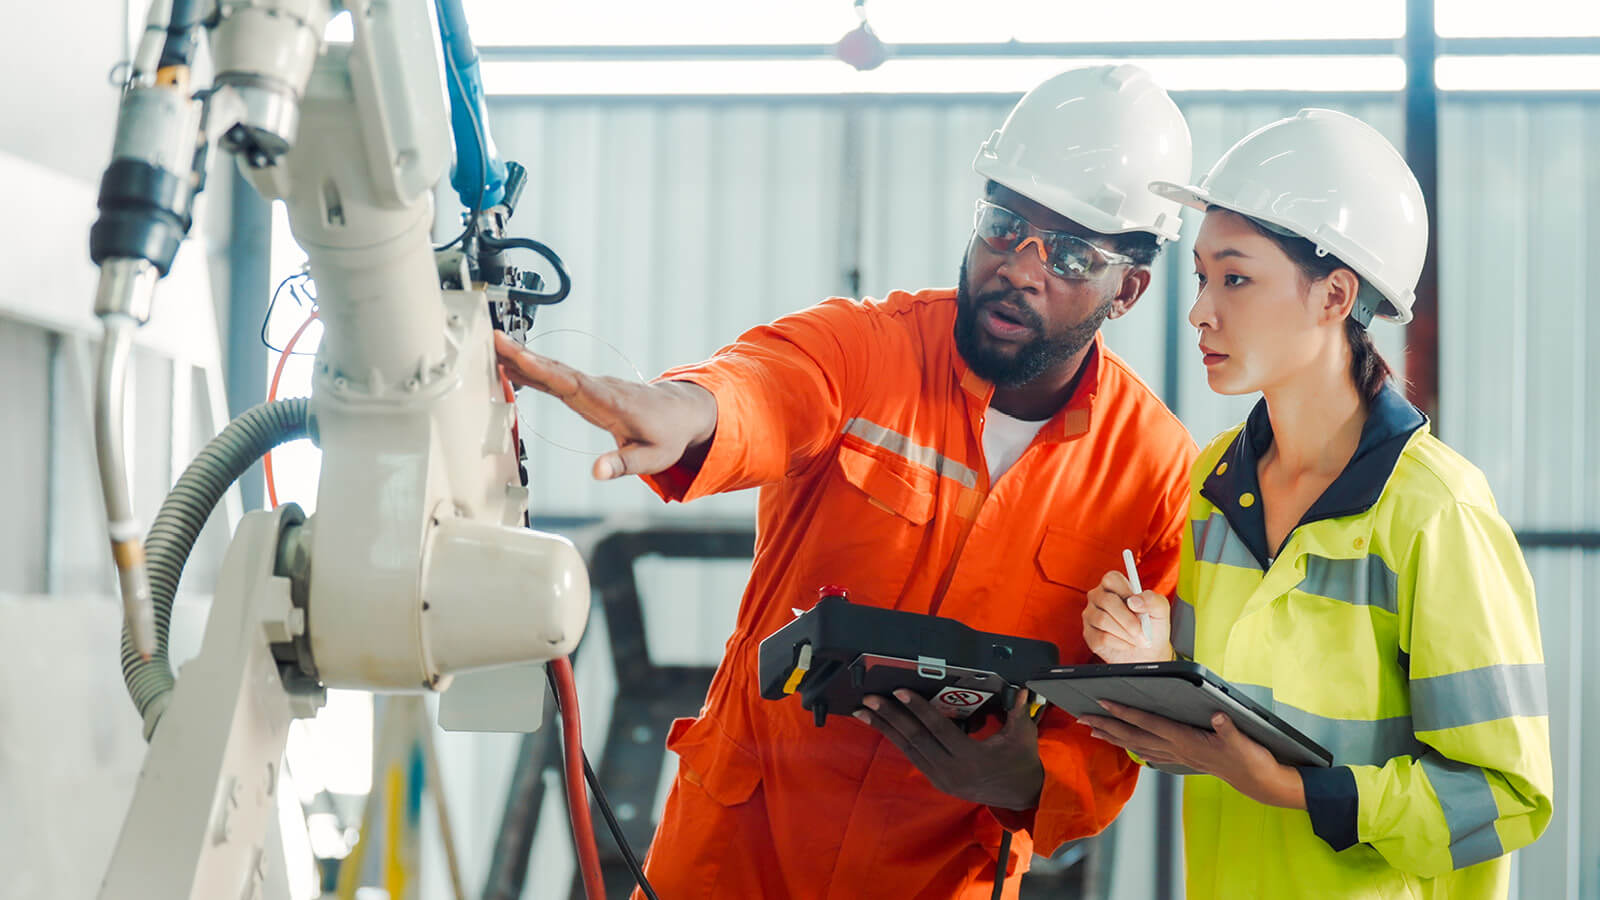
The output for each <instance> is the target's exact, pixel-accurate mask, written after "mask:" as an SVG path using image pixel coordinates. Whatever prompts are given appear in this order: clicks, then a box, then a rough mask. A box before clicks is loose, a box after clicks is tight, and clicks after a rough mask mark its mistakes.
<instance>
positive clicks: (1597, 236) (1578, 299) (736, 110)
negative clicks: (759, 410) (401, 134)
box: [491, 98, 1600, 900]
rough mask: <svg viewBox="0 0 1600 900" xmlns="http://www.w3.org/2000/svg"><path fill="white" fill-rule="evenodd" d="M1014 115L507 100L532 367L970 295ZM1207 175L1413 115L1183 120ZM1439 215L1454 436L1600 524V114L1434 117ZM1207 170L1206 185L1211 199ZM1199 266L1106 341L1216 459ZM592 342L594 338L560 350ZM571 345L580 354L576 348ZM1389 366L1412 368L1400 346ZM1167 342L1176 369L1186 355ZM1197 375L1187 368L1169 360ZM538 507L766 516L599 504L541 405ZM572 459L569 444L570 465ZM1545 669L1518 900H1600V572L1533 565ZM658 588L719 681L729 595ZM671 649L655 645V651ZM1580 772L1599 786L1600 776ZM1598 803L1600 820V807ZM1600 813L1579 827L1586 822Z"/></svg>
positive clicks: (980, 110) (1472, 108) (1474, 110)
mask: <svg viewBox="0 0 1600 900" xmlns="http://www.w3.org/2000/svg"><path fill="white" fill-rule="evenodd" d="M1010 102H1011V101H1009V100H978V101H974V100H941V99H912V100H907V99H893V100H889V99H876V98H852V99H848V100H785V101H778V102H763V101H760V100H737V101H726V100H684V101H659V100H653V101H649V102H633V101H602V102H598V103H597V102H593V101H585V102H583V103H575V102H569V101H536V100H509V99H496V100H494V101H493V102H492V103H491V114H492V116H493V121H494V129H495V139H496V141H497V142H498V143H499V145H500V147H501V149H502V151H503V152H504V153H505V154H506V155H507V156H508V157H509V158H514V159H517V160H519V161H521V162H523V163H524V164H525V165H527V166H528V168H529V170H530V172H532V173H534V176H533V178H534V180H533V182H532V183H531V184H530V186H529V189H528V192H527V193H526V195H525V199H524V201H523V212H521V213H520V214H519V216H518V220H517V222H516V230H517V231H518V232H520V233H525V234H530V235H534V236H537V237H539V238H540V239H541V240H544V241H546V242H548V243H550V244H551V245H552V246H554V247H555V248H556V249H557V250H558V251H559V252H560V253H561V254H562V256H563V257H564V258H565V260H566V261H567V263H568V264H569V266H570V268H571V270H572V272H573V277H574V283H575V287H574V291H573V294H572V297H571V298H570V299H569V300H568V301H567V302H566V303H565V304H564V305H562V306H559V307H554V308H550V309H547V310H545V311H543V312H541V313H540V329H539V330H540V331H553V332H556V333H552V334H549V335H548V336H546V337H542V338H540V339H539V341H538V343H536V344H535V346H536V348H538V349H542V350H544V351H546V352H549V353H551V354H552V355H556V356H558V357H560V358H562V359H565V360H566V361H568V362H571V363H572V364H574V365H578V366H580V367H585V366H587V367H589V368H591V369H595V370H598V371H601V372H604V373H607V374H624V373H626V372H627V371H629V365H628V364H626V363H624V362H623V361H621V359H620V358H619V356H618V354H617V353H616V352H613V351H612V350H611V349H609V348H608V347H607V346H606V345H605V344H602V343H600V342H599V341H597V340H596V337H598V338H599V339H600V340H603V341H604V342H607V343H609V344H611V345H614V347H615V348H616V350H617V351H620V354H621V356H624V357H626V358H627V359H628V360H630V361H631V364H632V366H634V367H637V369H638V370H639V371H640V372H642V374H643V375H644V376H645V377H650V376H652V375H654V374H655V373H657V372H659V371H660V370H662V369H664V368H666V367H667V366H670V365H672V364H675V363H680V362H687V361H692V360H696V359H700V358H703V357H704V356H706V355H707V354H709V353H711V352H712V351H714V350H715V349H716V347H718V346H719V345H721V344H723V343H726V342H727V341H728V340H730V339H732V338H733V337H734V336H735V335H736V334H737V333H738V332H739V331H741V330H742V329H744V328H746V327H748V326H751V325H754V324H757V323H760V322H763V321H766V320H769V319H771V318H773V317H774V316H777V315H780V314H782V313H785V312H789V311H792V310H795V309H800V308H802V307H805V306H807V305H809V304H811V303H814V302H816V301H817V300H819V299H821V298H823V297H826V296H829V295H832V294H862V295H870V296H881V295H882V294H883V293H884V292H885V291H887V290H890V289H893V288H918V287H924V286H930V285H948V284H953V283H954V280H955V275H956V268H957V265H958V264H959V261H960V254H961V251H962V247H963V245H964V242H965V240H966V236H967V232H968V228H969V227H970V226H969V222H970V215H971V204H972V200H973V198H974V197H975V195H976V192H977V190H978V187H979V182H978V180H977V178H976V176H974V175H972V174H971V170H970V167H969V163H970V159H971V154H972V153H973V152H974V151H975V148H976V147H977V145H978V144H979V142H980V141H981V140H982V139H983V138H984V137H985V136H987V134H988V133H989V131H990V130H991V129H993V128H995V127H997V126H998V124H999V122H1000V121H1001V119H1002V118H1003V117H1004V115H1005V112H1006V110H1007V109H1008V108H1009V105H1010ZM1183 105H1184V112H1185V114H1186V115H1187V117H1188V120H1189V124H1190V128H1191V130H1192V132H1193V136H1194V144H1195V158H1196V160H1197V163H1198V165H1199V166H1200V167H1201V169H1202V170H1203V168H1204V167H1206V166H1209V165H1210V163H1211V162H1212V161H1213V160H1215V159H1216V157H1217V156H1219V155H1220V154H1221V152H1222V151H1223V150H1224V149H1226V148H1227V147H1228V146H1229V145H1231V144H1232V143H1233V142H1234V141H1235V140H1237V139H1238V138H1240V137H1242V136H1243V135H1245V134H1246V133H1248V132H1249V131H1250V130H1252V129H1254V128H1255V127H1257V126H1259V125H1262V124H1265V123H1266V122H1268V121H1271V120H1272V119H1274V118H1277V117H1279V116H1282V115H1286V114H1289V113H1292V112H1293V111H1294V110H1295V109H1297V108H1299V107H1300V106H1303V105H1326V106H1333V107H1335V108H1339V109H1343V110H1345V111H1347V112H1350V113H1353V114H1355V115H1357V116H1360V117H1361V118H1363V119H1366V120H1367V121H1369V122H1371V123H1372V124H1373V125H1374V126H1376V127H1377V128H1378V129H1379V130H1380V131H1382V132H1383V133H1384V134H1385V135H1387V136H1388V137H1389V138H1390V139H1391V140H1393V141H1395V142H1396V143H1397V144H1398V143H1399V142H1400V140H1401V138H1402V136H1403V123H1402V120H1401V114H1400V110H1399V106H1398V104H1397V103H1395V102H1391V101H1388V100H1383V99H1376V100H1363V101H1359V102H1356V103H1354V104H1352V103H1348V102H1343V103H1340V102H1329V101H1327V100H1325V99H1313V98H1308V99H1307V100H1306V101H1305V102H1296V101H1295V100H1294V99H1292V98H1290V99H1285V100H1284V101H1283V102H1273V103H1263V102H1260V101H1250V102H1242V101H1227V100H1208V101H1205V102H1190V103H1185V104H1183ZM1441 131H1442V133H1441V138H1440V153H1441V160H1440V180H1439V190H1440V196H1441V198H1442V199H1441V200H1440V203H1439V216H1440V221H1441V223H1442V224H1441V228H1440V259H1441V289H1440V296H1441V298H1442V300H1441V309H1442V315H1441V328H1442V331H1441V344H1442V348H1443V349H1442V351H1441V352H1442V355H1443V356H1442V360H1441V366H1442V384H1441V390H1440V394H1441V398H1442V399H1441V402H1442V404H1443V408H1442V410H1441V414H1440V415H1441V420H1442V421H1441V425H1442V433H1443V436H1444V437H1445V438H1446V439H1447V440H1449V441H1450V442H1451V443H1452V444H1454V446H1456V448H1457V449H1459V450H1460V451H1461V452H1463V453H1464V454H1466V456H1467V457H1468V458H1469V459H1471V460H1473V461H1474V462H1475V463H1477V464H1478V465H1479V466H1480V467H1481V468H1483V469H1484V471H1485V472H1486V473H1487V474H1488V476H1489V479H1490V481H1491V483H1492V485H1493V486H1494V489H1495V491H1496V494H1497V496H1498V498H1499V501H1500V504H1501V507H1502V509H1503V511H1504V512H1505V513H1506V516H1507V518H1508V519H1509V520H1510V521H1511V522H1512V524H1513V525H1514V526H1516V527H1517V528H1518V529H1520V530H1545V531H1547V530H1556V529H1571V530H1590V531H1593V530H1597V529H1600V514H1597V513H1596V512H1595V510H1596V508H1597V506H1600V475H1597V474H1596V460H1597V459H1600V457H1597V455H1596V454H1595V452H1594V451H1591V450H1589V449H1588V448H1590V447H1592V446H1596V445H1597V444H1600V389H1596V388H1593V387H1590V386H1589V382H1590V381H1591V380H1592V379H1593V378H1594V376H1595V375H1596V369H1600V353H1597V352H1591V351H1590V348H1591V347H1595V346H1597V345H1600V316H1597V315H1589V314H1588V313H1587V309H1588V307H1589V305H1590V304H1591V303H1592V302H1593V301H1595V300H1596V299H1600V296H1597V294H1600V292H1597V289H1596V288H1595V287H1593V284H1594V283H1595V281H1596V277H1597V276H1600V224H1592V223H1593V222H1594V219H1593V214H1592V213H1591V212H1590V211H1591V210H1594V209H1596V208H1600V156H1597V155H1596V154H1594V153H1593V152H1592V151H1591V150H1590V149H1589V148H1591V147H1593V146H1596V145H1600V101H1596V100H1594V99H1592V98H1588V99H1576V100H1570V101H1554V100H1546V99H1526V100H1523V99H1509V100H1498V101H1487V100H1477V99H1464V100H1457V101H1451V102H1448V103H1447V104H1446V105H1445V107H1444V108H1443V110H1442V125H1441ZM1199 174H1200V173H1199V171H1197V172H1196V176H1197V177H1198V175H1199ZM1188 255H1189V245H1188V242H1185V243H1184V244H1183V245H1182V246H1179V247H1177V248H1174V249H1169V250H1168V252H1167V253H1166V254H1165V255H1164V257H1163V260H1162V262H1161V263H1160V264H1159V265H1158V271H1157V273H1156V278H1155V280H1154V283H1153V284H1152V286H1151V289H1150V291H1149V293H1148V294H1147V295H1146V299H1145V300H1144V301H1143V302H1142V304H1141V305H1140V307H1139V308H1138V309H1136V310H1135V311H1134V313H1133V314H1132V315H1130V316H1129V317H1128V318H1126V319H1123V320H1121V321H1118V322H1114V323H1110V324H1109V325H1108V326H1107V335H1108V338H1109V340H1110V342H1111V344H1112V346H1113V347H1114V348H1115V349H1116V350H1117V351H1118V352H1119V353H1121V354H1122V355H1123V356H1125V357H1126V358H1128V359H1129V360H1130V361H1131V362H1132V363H1133V365H1134V366H1135V367H1136V368H1137V369H1138V370H1139V371H1140V372H1141V373H1142V374H1143V375H1144V376H1145V378H1146V379H1147V380H1148V381H1149V382H1150V383H1151V384H1152V385H1153V386H1155V387H1156V388H1157V389H1158V390H1161V391H1162V392H1163V395H1164V396H1166V397H1167V398H1168V400H1169V402H1170V403H1171V404H1172V406H1173V407H1174V409H1175V410H1176V411H1177V412H1178V413H1179V414H1180V415H1181V416H1182V417H1183V419H1184V421H1185V422H1186V423H1187V424H1188V425H1189V427H1190V429H1191V431H1192V432H1193V433H1194V434H1195V435H1196V437H1197V438H1198V439H1202V440H1203V439H1205V438H1207V437H1209V436H1210V435H1212V434H1214V433H1216V432H1217V431H1219V430H1221V429H1222V428H1224V427H1226V426H1228V425H1230V424H1233V423H1235V422H1237V421H1239V420H1240V419H1241V418H1242V417H1243V415H1244V412H1245V411H1246V410H1247V409H1248V407H1249V403H1250V401H1249V399H1248V398H1224V397H1218V396H1216V395H1214V394H1212V393H1211V392H1210V391H1209V389H1208V388H1207V387H1206V384H1205V381H1204V373H1203V370H1202V368H1201V366H1200V365H1199V363H1198V360H1197V359H1195V354H1194V351H1193V348H1192V343H1193V335H1192V333H1191V331H1190V329H1189V326H1188V325H1187V323H1186V321H1185V320H1184V316H1185V315H1186V313H1187V310H1188V305H1189V303H1190V302H1191V300H1192V298H1193V291H1192V287H1191V284H1192V282H1191V280H1190V276H1189V271H1190V270H1189V267H1188ZM568 329H573V330H575V331H567V330H568ZM578 332H586V333H587V334H582V333H578ZM1376 335H1377V337H1378V339H1379V344H1380V346H1381V347H1382V348H1383V349H1384V351H1385V353H1386V355H1388V356H1389V358H1390V359H1391V361H1392V362H1395V363H1397V364H1399V365H1400V367H1402V368H1403V358H1402V350H1401V348H1402V346H1403V334H1402V333H1401V329H1400V328H1399V327H1397V326H1393V325H1388V324H1384V325H1380V326H1378V329H1377V331H1376ZM1169 344H1170V346H1171V347H1173V348H1175V351H1176V352H1175V353H1174V354H1173V355H1171V356H1169V352H1170V351H1169ZM1169 358H1172V359H1176V360H1177V365H1176V367H1175V368H1174V369H1173V370H1172V371H1168V359H1169ZM523 402H524V404H525V407H524V412H525V416H526V417H527V418H528V420H529V426H531V429H532V430H534V431H536V432H538V433H540V434H542V435H544V436H545V437H547V438H548V439H549V441H544V440H539V439H532V440H530V441H529V450H530V452H531V453H532V454H533V456H534V460H533V462H534V469H533V477H534V488H535V491H536V493H535V497H536V503H537V505H538V511H539V512H540V513H541V514H544V515H580V516H581V515H595V514H632V513H652V514H661V513H667V514H675V515H681V514H687V515H691V516H704V515H713V514H715V515H725V514H732V515H749V514H750V512H751V511H752V510H753V503H752V499H753V498H751V497H750V496H749V495H748V494H747V495H744V496H731V497H719V498H711V499H709V500H706V501H701V502H700V503H697V504H694V505H692V506H690V507H686V508H663V507H662V505H661V504H660V503H659V502H658V501H657V500H656V499H655V497H654V496H653V495H651V494H650V493H649V492H648V491H647V490H646V489H645V488H643V487H642V486H640V485H638V484H608V485H596V484H594V483H592V482H591V481H589V480H588V478H587V477H585V473H586V470H587V465H588V462H589V459H588V456H587V455H586V454H583V453H576V452H573V451H572V450H564V449H559V448H557V447H556V446H553V443H557V444H562V445H565V446H567V447H571V448H577V449H579V450H584V451H589V454H590V455H592V453H594V452H598V451H599V450H601V449H603V442H602V441H600V440H599V439H598V438H597V437H596V436H595V435H594V434H593V432H592V430H589V429H587V428H586V426H584V425H583V424H582V423H581V422H579V421H577V420H575V419H574V418H573V417H571V416H569V415H566V414H564V413H563V412H562V411H561V410H559V409H558V408H556V407H555V405H554V404H553V403H551V402H548V401H543V400H537V399H528V400H524V401H523ZM552 442H553V443H552ZM1529 564H1530V567H1531V568H1532V569H1533V572H1534V575H1535V578H1536V581H1537V583H1538V586H1539V590H1540V606H1541V613H1542V616H1543V626H1544V633H1545V641H1546V655H1547V657H1548V659H1549V673H1550V702H1551V712H1552V720H1553V729H1554V737H1555V743H1556V748H1555V761H1556V771H1557V779H1558V782H1557V787H1558V789H1557V796H1558V798H1559V799H1558V803H1559V807H1558V814H1557V819H1556V821H1555V822H1554V823H1553V824H1552V825H1551V828H1550V830H1549V833H1548V834H1547V835H1546V836H1545V837H1544V838H1543V839H1542V840H1541V841H1540V842H1539V843H1538V844H1537V845H1535V846H1534V847H1533V848H1531V849H1530V850H1528V851H1525V852H1524V853H1522V854H1521V861H1520V864H1519V872H1518V884H1519V886H1520V895H1521V896H1522V897H1530V898H1532V897H1537V898H1541V900H1542V898H1547V897H1550V898H1553V897H1577V896H1600V763H1591V764H1590V765H1589V766H1588V770H1587V771H1585V767H1584V765H1583V759H1584V755H1583V749H1584V745H1585V740H1584V739H1585V737H1588V738H1590V746H1591V747H1594V746H1600V743H1596V742H1600V706H1597V703H1600V698H1597V691H1595V690H1594V689H1590V690H1589V691H1588V692H1587V693H1586V692H1585V691H1584V686H1585V684H1586V682H1587V681H1589V680H1592V679H1593V675H1594V673H1595V669H1594V668H1593V665H1594V664H1593V663H1590V662H1588V661H1587V660H1586V658H1585V657H1586V654H1585V653H1584V652H1583V649H1584V648H1586V647H1592V646H1595V645H1596V644H1597V643H1600V640H1597V639H1600V623H1597V622H1596V621H1594V620H1600V616H1590V617H1588V618H1589V621H1586V620H1585V617H1584V615H1583V606H1584V604H1583V600H1584V598H1585V590H1586V588H1587V586H1588V585H1589V584H1591V583H1593V582H1594V581H1595V579H1596V578H1597V577H1600V552H1595V551H1590V552H1588V553H1584V552H1582V551H1575V550H1567V549H1540V550H1533V551H1530V553H1529ZM682 568H683V567H681V566H675V567H672V568H671V569H670V570H667V569H663V570H662V571H661V572H660V573H659V574H660V577H661V580H660V581H658V582H657V583H656V584H655V585H654V590H648V591H647V593H648V595H647V596H646V598H645V603H646V610H645V612H646V617H647V626H649V627H650V631H651V637H652V639H653V640H655V639H658V638H659V639H662V640H666V641H667V642H668V643H669V644H670V645H671V646H672V647H673V648H674V650H675V656H677V657H678V658H681V659H683V660H684V661H689V660H690V659H695V658H699V659H714V658H715V657H716V656H717V654H719V653H720V652H721V642H722V640H723V638H724V636H725V634H726V632H725V630H724V631H720V632H717V633H711V632H713V631H716V629H708V628H707V627H706V625H707V624H708V623H713V622H731V616H730V615H728V612H729V610H731V607H732V605H733V604H734V603H735V602H736V601H737V597H736V596H735V595H734V591H732V590H728V591H727V593H726V595H722V596H715V597H712V596H708V593H707V591H705V590H704V589H703V588H704V586H707V585H710V584H713V583H715V584H721V585H723V586H724V588H726V587H727V584H731V582H730V581H729V579H727V578H726V577H723V574H725V573H722V574H719V575H717V576H715V577H711V576H709V575H707V576H702V575H699V574H696V573H694V572H692V571H682ZM658 646H659V645H658ZM1585 775H1587V776H1588V777H1587V778H1585V777H1584V776H1585ZM1585 800H1587V801H1588V802H1585ZM1586 811H1587V812H1586Z"/></svg>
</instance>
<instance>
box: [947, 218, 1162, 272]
mask: <svg viewBox="0 0 1600 900" xmlns="http://www.w3.org/2000/svg"><path fill="white" fill-rule="evenodd" d="M972 232H973V234H974V235H975V236H976V237H978V238H979V239H981V240H982V241H983V242H984V243H985V244H986V245H988V247H989V248H990V249H991V250H995V251H998V252H1000V253H1021V252H1022V251H1023V249H1025V248H1026V247H1028V246H1029V245H1030V244H1031V245H1033V246H1034V248H1035V249H1037V250H1038V252H1039V259H1040V260H1041V261H1042V262H1043V263H1044V264H1045V268H1047V269H1049V270H1050V272H1051V273H1052V274H1055V275H1058V276H1060V277H1062V278H1071V279H1084V278H1093V277H1094V276H1096V275H1099V274H1100V273H1101V272H1103V271H1105V269H1106V267H1107V266H1113V265H1121V264H1124V263H1130V264H1131V263H1132V262H1133V261H1134V260H1133V257H1131V256H1124V255H1122V254H1121V253H1113V252H1111V251H1110V250H1105V249H1102V248H1100V247H1096V246H1095V245H1093V244H1091V243H1089V242H1088V241H1086V240H1084V239H1083V238H1081V237H1078V236H1077V235H1075V234H1068V233H1067V232H1065V231H1046V230H1045V229H1043V228H1036V227H1034V225H1033V223H1032V222H1029V221H1028V220H1027V219H1024V218H1023V217H1022V216H1019V215H1017V214H1016V213H1014V212H1012V211H1011V210H1009V209H1006V208H1005V207H1004V206H1000V205H999V204H996V203H990V202H989V201H987V200H979V201H978V207H977V211H976V213H975V214H974V216H973V223H972Z"/></svg>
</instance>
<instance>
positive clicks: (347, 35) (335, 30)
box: [322, 9, 356, 44]
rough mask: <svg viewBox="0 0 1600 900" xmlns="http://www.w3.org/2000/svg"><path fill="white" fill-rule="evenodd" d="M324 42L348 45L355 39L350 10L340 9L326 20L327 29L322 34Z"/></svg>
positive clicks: (353, 23)
mask: <svg viewBox="0 0 1600 900" xmlns="http://www.w3.org/2000/svg"><path fill="white" fill-rule="evenodd" d="M322 37H323V39H324V40H326V41H329V42H332V43H338V44H348V43H350V42H352V41H354V40H355V39H356V23H355V20H354V19H351V18H350V10H348V9H341V10H339V12H337V13H335V14H334V17H333V18H331V19H329V20H328V28H327V30H325V31H324V32H323V33H322Z"/></svg>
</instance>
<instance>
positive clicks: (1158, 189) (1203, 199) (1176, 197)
mask: <svg viewBox="0 0 1600 900" xmlns="http://www.w3.org/2000/svg"><path fill="white" fill-rule="evenodd" d="M1150 192H1151V193H1153V194H1155V195H1156V196H1157V197H1160V198H1162V199H1164V200H1171V201H1173V202H1175V203H1178V204H1180V205H1183V206H1187V207H1189V208H1190V209H1198V210H1200V211H1201V212H1205V211H1206V207H1207V206H1210V205H1211V195H1210V194H1208V193H1206V191H1205V189H1204V188H1202V187H1200V186H1198V185H1193V184H1178V183H1176V182H1172V181H1152V182H1150Z"/></svg>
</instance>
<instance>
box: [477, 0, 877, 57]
mask: <svg viewBox="0 0 1600 900" xmlns="http://www.w3.org/2000/svg"><path fill="white" fill-rule="evenodd" d="M870 5H871V4H869V6H870ZM463 6H464V8H465V9H466V12H467V24H468V26H469V27H470V28H471V29H472V40H473V43H475V44H478V45H479V46H483V47H490V46H496V45H500V46H504V45H518V44H562V45H571V44H607V45H610V44H619V45H640V44H826V43H832V42H833V41H836V40H838V39H839V36H840V35H842V34H844V33H845V32H846V31H849V30H850V29H852V28H854V27H856V23H857V20H856V17H855V13H854V12H852V11H851V7H850V2H849V0H760V2H754V3H752V2H750V0H698V2H695V3H661V2H659V0H612V2H598V3H571V2H559V3H558V2H552V0H464V2H463ZM868 12H869V14H870V13H871V12H872V10H871V9H869V10H868Z"/></svg>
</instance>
